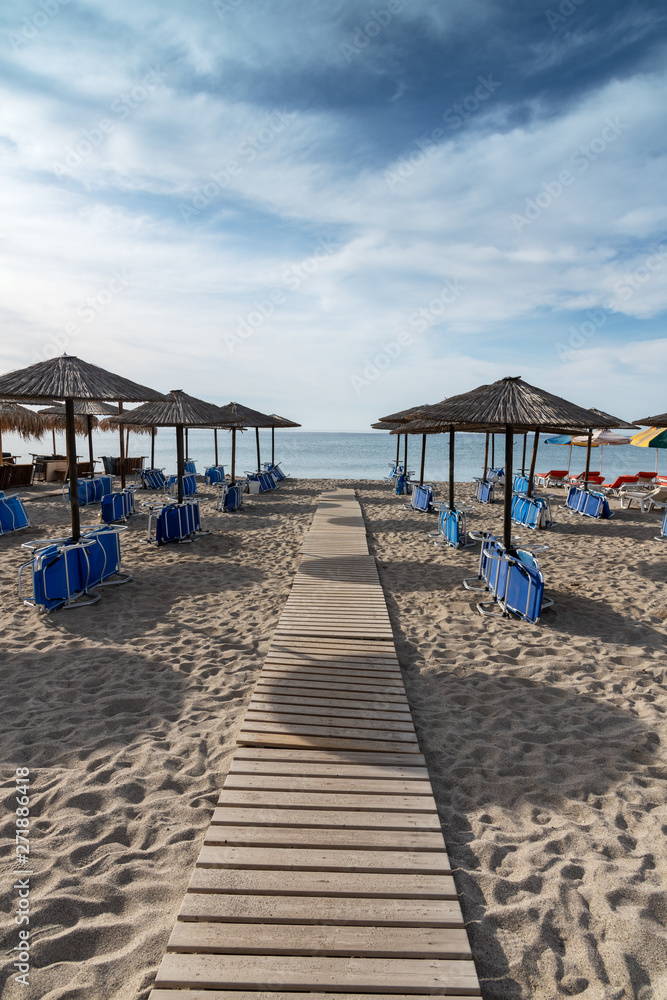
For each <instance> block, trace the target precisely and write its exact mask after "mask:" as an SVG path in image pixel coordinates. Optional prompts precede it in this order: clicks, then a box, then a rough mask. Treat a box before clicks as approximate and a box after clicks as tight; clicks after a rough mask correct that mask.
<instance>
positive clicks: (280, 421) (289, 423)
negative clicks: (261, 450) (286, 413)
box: [269, 413, 301, 465]
mask: <svg viewBox="0 0 667 1000" xmlns="http://www.w3.org/2000/svg"><path fill="white" fill-rule="evenodd" d="M269 416H270V417H271V419H272V420H273V421H274V423H272V424H271V465H275V464H276V427H301V424H297V423H296V422H295V421H294V420H288V419H287V417H279V416H278V414H277V413H270V414H269Z"/></svg>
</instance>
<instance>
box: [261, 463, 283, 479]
mask: <svg viewBox="0 0 667 1000" xmlns="http://www.w3.org/2000/svg"><path fill="white" fill-rule="evenodd" d="M264 470H265V471H266V472H269V473H270V474H271V475H272V476H273V478H274V479H277V480H278V482H279V483H280V482H282V480H283V479H289V476H288V475H287V474H286V473H285V472H283V470H282V469H281V468H280V465H279V464H278V462H276V463H275V465H272V464H271V462H266V463H265V464H264Z"/></svg>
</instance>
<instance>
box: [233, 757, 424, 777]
mask: <svg viewBox="0 0 667 1000" xmlns="http://www.w3.org/2000/svg"><path fill="white" fill-rule="evenodd" d="M280 756H281V757H282V756H283V755H282V754H281V755H280ZM247 758H248V754H247V753H245V754H244V756H243V757H241V756H240V755H239V754H238V753H237V754H235V756H234V759H233V760H232V763H231V764H230V767H229V773H230V774H284V775H290V774H294V775H315V774H319V775H321V776H322V777H324V778H378V779H380V780H382V779H384V778H387V779H389V780H391V781H394V780H401V781H428V771H427V770H426V768H425V767H416V766H414V765H413V766H410V765H407V764H406V765H405V766H403V765H402V764H396V765H390V764H384V763H382V764H379V763H362V762H360V761H354V760H353V761H350V762H348V761H345V760H340V761H338V762H337V763H333V764H329V763H326V764H325V763H320V761H314V762H311V761H309V760H300V759H299V758H296V759H292V760H289V759H288V760H282V759H275V760H269V759H266V760H263V759H259V760H255V759H250V760H249V759H247Z"/></svg>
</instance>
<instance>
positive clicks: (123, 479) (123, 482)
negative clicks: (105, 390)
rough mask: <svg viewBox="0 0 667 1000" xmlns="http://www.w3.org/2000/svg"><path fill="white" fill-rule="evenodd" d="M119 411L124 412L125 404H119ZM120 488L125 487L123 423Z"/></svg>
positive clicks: (121, 426) (121, 432)
mask: <svg viewBox="0 0 667 1000" xmlns="http://www.w3.org/2000/svg"><path fill="white" fill-rule="evenodd" d="M118 412H119V413H122V412H123V404H122V403H119V404H118ZM120 488H121V490H124V489H125V438H124V437H123V425H122V424H121V425H120Z"/></svg>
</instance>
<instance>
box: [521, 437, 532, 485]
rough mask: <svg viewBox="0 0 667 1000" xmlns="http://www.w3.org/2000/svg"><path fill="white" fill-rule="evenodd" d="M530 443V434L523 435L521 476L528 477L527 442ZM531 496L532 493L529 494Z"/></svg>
mask: <svg viewBox="0 0 667 1000" xmlns="http://www.w3.org/2000/svg"><path fill="white" fill-rule="evenodd" d="M527 441H528V433H527V432H526V433H524V435H523V454H522V455H521V475H522V476H525V475H526V442H527ZM528 496H530V493H529V494H528Z"/></svg>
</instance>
